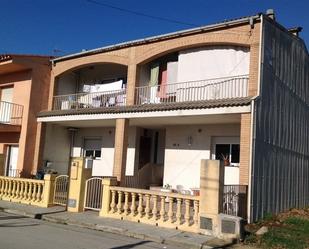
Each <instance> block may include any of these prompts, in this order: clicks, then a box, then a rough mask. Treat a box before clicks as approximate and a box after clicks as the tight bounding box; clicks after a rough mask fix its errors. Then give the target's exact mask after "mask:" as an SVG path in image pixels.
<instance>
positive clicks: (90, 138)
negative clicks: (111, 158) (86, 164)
mask: <svg viewBox="0 0 309 249" xmlns="http://www.w3.org/2000/svg"><path fill="white" fill-rule="evenodd" d="M86 140H99V141H100V144H101V145H100V149H87V148H85V146H86ZM91 150H92V151H93V154H94V155H95V151H98V150H100V152H101V156H100V157H93V159H94V160H101V159H102V137H84V138H83V157H85V158H88V157H86V151H91Z"/></svg>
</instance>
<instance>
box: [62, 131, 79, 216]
mask: <svg viewBox="0 0 309 249" xmlns="http://www.w3.org/2000/svg"><path fill="white" fill-rule="evenodd" d="M77 131H78V129H77V128H74V127H69V128H68V132H69V136H70V139H71V140H70V150H69V165H68V171H67V175H68V176H69V180H68V191H67V205H66V207H65V211H68V206H69V192H70V182H71V181H70V178H71V158H72V157H73V146H74V140H75V134H76V132H77Z"/></svg>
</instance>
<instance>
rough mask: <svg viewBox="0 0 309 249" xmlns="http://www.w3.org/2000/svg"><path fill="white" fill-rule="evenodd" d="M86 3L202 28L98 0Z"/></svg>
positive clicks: (88, 0) (89, 0)
mask: <svg viewBox="0 0 309 249" xmlns="http://www.w3.org/2000/svg"><path fill="white" fill-rule="evenodd" d="M86 1H87V2H89V3H92V4H96V5H100V6H103V7H107V8H110V9H115V10H119V11H122V12H126V13H130V14H134V15H137V16H143V17H148V18H152V19H156V20H160V21H165V22H170V23H177V24H182V25H186V26H190V27H198V26H200V25H197V24H193V23H187V22H182V21H178V20H173V19H169V18H165V17H160V16H153V15H148V14H144V13H142V12H137V11H134V10H129V9H125V8H120V7H117V6H114V5H110V4H107V3H103V2H101V1H100V2H99V1H96V0H86Z"/></svg>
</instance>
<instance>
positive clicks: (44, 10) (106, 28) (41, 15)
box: [0, 0, 309, 55]
mask: <svg viewBox="0 0 309 249" xmlns="http://www.w3.org/2000/svg"><path fill="white" fill-rule="evenodd" d="M0 1H1V4H0V10H1V15H0V53H30V54H49V55H54V49H57V50H61V51H62V52H58V54H57V55H62V54H70V53H74V52H79V51H81V50H82V49H93V48H97V47H102V46H106V45H109V44H115V43H119V42H123V41H128V40H133V39H138V38H144V37H148V36H152V35H158V34H164V33H167V32H172V31H178V30H182V29H187V28H191V27H190V26H189V25H185V24H179V23H172V22H165V21H162V20H157V19H152V18H147V17H143V16H138V15H134V14H129V13H126V12H122V11H119V10H116V9H111V8H107V7H104V6H102V5H98V4H95V3H91V2H89V0H0ZM95 1H97V2H101V3H104V4H111V5H114V6H117V7H120V8H125V9H129V10H132V11H137V12H141V13H144V14H147V15H154V16H159V17H163V18H168V19H174V20H178V21H180V22H184V23H191V24H196V25H205V24H211V23H215V22H219V21H223V20H225V19H230V18H237V17H241V16H247V15H252V14H256V13H258V12H265V11H266V9H268V8H273V9H274V10H275V12H276V15H277V21H279V22H280V23H281V24H283V25H284V26H286V27H294V26H302V27H303V28H304V30H303V32H302V33H301V37H302V38H303V39H304V40H305V42H306V44H307V47H308V44H309V17H308V10H309V1H307V0H294V1H291V0H289V1H288V0H276V1H274V0H268V1H266V0H216V1H213V0H190V1H189V0H156V1H147V0H95Z"/></svg>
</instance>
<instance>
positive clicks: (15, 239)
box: [0, 212, 179, 249]
mask: <svg viewBox="0 0 309 249" xmlns="http://www.w3.org/2000/svg"><path fill="white" fill-rule="evenodd" d="M41 248H42V249H124V248H134V249H142V248H143V249H159V248H168V249H176V248H179V247H173V246H169V245H163V244H158V243H154V242H151V241H147V240H138V239H134V238H129V237H125V236H121V235H116V234H111V233H104V232H100V231H93V230H89V229H84V228H78V227H73V226H68V225H60V224H54V223H49V222H46V221H42V220H35V219H31V218H27V217H24V216H19V215H13V214H7V213H4V212H0V249H41Z"/></svg>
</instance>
